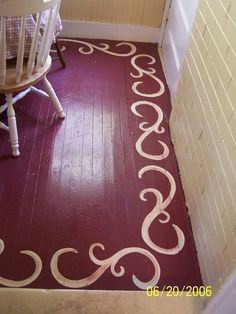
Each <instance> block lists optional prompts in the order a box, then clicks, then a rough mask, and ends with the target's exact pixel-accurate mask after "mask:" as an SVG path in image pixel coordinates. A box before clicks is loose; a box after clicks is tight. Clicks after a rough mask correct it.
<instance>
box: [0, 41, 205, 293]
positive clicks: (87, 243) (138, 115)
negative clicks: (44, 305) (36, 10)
mask: <svg viewBox="0 0 236 314" xmlns="http://www.w3.org/2000/svg"><path fill="white" fill-rule="evenodd" d="M103 42H104V41H96V40H94V41H92V40H89V41H87V40H83V41H79V40H77V41H75V42H71V41H70V40H69V41H63V42H61V45H62V46H64V47H65V51H64V55H65V59H66V64H67V67H66V68H65V69H63V68H62V67H61V66H60V63H59V62H58V61H54V63H53V68H52V70H51V72H50V74H49V75H48V79H49V80H50V81H51V83H52V84H53V86H54V88H55V90H56V92H57V95H58V97H59V98H60V100H61V103H62V105H63V107H64V109H65V112H66V119H65V120H64V121H61V120H59V119H58V117H57V115H56V114H55V113H54V111H53V108H52V107H51V106H50V105H49V103H48V101H47V100H46V99H45V98H42V97H40V96H35V95H34V94H28V95H27V96H26V97H25V98H24V99H23V100H21V101H19V102H18V103H17V104H16V105H15V108H16V115H17V123H18V130H19V140H20V151H21V156H20V157H19V158H17V159H14V158H12V157H11V156H10V154H11V149H10V145H9V141H8V134H7V133H6V132H5V131H3V130H1V132H0V208H1V209H0V239H1V240H0V253H1V255H0V284H1V285H2V286H9V287H33V288H83V289H98V290H99V289H106V290H109V289H111V290H115V289H119V290H138V289H145V288H146V287H147V286H149V285H158V286H160V287H164V286H167V285H171V286H174V285H177V286H179V287H183V286H187V285H191V286H193V285H201V283H202V281H201V275H200V272H199V266H198V261H197V255H196V251H195V245H194V240H193V236H192V230H191V226H190V222H189V217H188V212H187V208H186V205H185V199H184V194H183V191H182V187H181V182H180V176H179V173H178V167H177V163H176V159H175V155H174V151H173V147H172V144H171V140H170V134H169V126H168V119H169V115H170V111H171V103H170V96H169V92H168V89H167V85H166V81H165V78H164V74H163V71H162V68H161V63H160V59H159V56H158V52H157V48H156V46H155V45H153V44H143V43H133V44H131V43H124V44H121V43H118V42H109V41H106V43H107V46H105V45H102V43H103ZM1 103H3V98H1ZM1 120H2V121H4V120H5V117H4V115H2V117H1ZM22 251H23V252H22ZM21 253H22V254H21ZM76 253H77V254H76Z"/></svg>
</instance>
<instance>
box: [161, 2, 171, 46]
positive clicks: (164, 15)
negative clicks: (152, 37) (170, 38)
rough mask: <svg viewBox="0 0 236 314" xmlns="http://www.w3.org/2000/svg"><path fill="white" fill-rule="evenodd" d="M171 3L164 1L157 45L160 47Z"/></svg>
mask: <svg viewBox="0 0 236 314" xmlns="http://www.w3.org/2000/svg"><path fill="white" fill-rule="evenodd" d="M171 3H172V0H166V4H165V8H164V12H163V16H162V21H161V29H160V34H159V45H160V47H161V46H162V43H163V39H164V36H165V31H166V24H167V22H168V18H169V12H170V7H171Z"/></svg>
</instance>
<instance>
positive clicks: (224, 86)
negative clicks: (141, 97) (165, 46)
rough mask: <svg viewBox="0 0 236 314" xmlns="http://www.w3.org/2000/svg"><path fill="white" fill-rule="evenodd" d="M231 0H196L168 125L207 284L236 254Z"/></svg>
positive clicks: (217, 280)
mask: <svg viewBox="0 0 236 314" xmlns="http://www.w3.org/2000/svg"><path fill="white" fill-rule="evenodd" d="M235 35H236V1H235V0H222V1H220V0H217V1H215V0H200V1H199V5H198V10H197V14H196V17H195V22H194V25H193V30H192V34H191V39H190V43H189V48H188V50H187V53H186V56H185V61H184V64H183V68H182V74H181V81H180V83H179V87H178V91H177V93H176V95H175V96H174V97H173V112H172V115H171V133H172V137H173V142H174V146H175V151H176V154H177V159H178V163H179V167H180V172H181V177H182V182H183V186H184V190H185V195H186V200H187V205H188V208H189V213H190V217H191V222H192V227H193V232H194V237H195V241H196V246H197V251H198V256H199V262H200V267H201V271H202V276H203V280H204V283H205V284H206V285H216V286H219V285H220V284H221V282H222V281H223V280H224V279H225V278H226V276H227V275H228V274H229V273H230V272H231V271H232V270H233V269H234V268H235V266H236V264H235V259H236V40H235V38H236V37H235Z"/></svg>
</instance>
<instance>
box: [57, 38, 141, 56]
mask: <svg viewBox="0 0 236 314" xmlns="http://www.w3.org/2000/svg"><path fill="white" fill-rule="evenodd" d="M59 41H63V42H73V43H78V44H82V45H84V46H86V48H87V49H88V50H87V51H86V48H85V47H80V48H79V49H78V50H79V52H80V53H82V54H87V55H88V54H92V53H93V52H94V49H97V50H100V51H102V52H104V53H107V54H109V55H112V56H116V57H129V56H132V55H134V54H135V52H136V50H137V49H136V47H135V45H133V44H131V43H128V42H121V43H118V44H116V45H115V47H121V46H126V47H128V48H129V51H128V52H125V53H122V52H120V53H119V52H112V51H109V49H110V46H109V45H108V44H105V43H100V44H99V46H96V45H94V44H91V43H88V42H86V41H82V40H77V39H69V38H65V39H59Z"/></svg>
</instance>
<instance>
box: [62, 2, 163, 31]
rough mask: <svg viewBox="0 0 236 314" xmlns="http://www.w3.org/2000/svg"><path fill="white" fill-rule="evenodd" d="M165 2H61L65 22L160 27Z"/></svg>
mask: <svg viewBox="0 0 236 314" xmlns="http://www.w3.org/2000/svg"><path fill="white" fill-rule="evenodd" d="M164 6H165V0H148V1H146V0H119V1H117V0H62V4H61V16H62V18H63V19H66V20H77V21H89V22H100V23H117V24H133V25H142V26H150V27H158V28H159V27H160V26H161V20H162V14H163V10H164Z"/></svg>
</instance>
